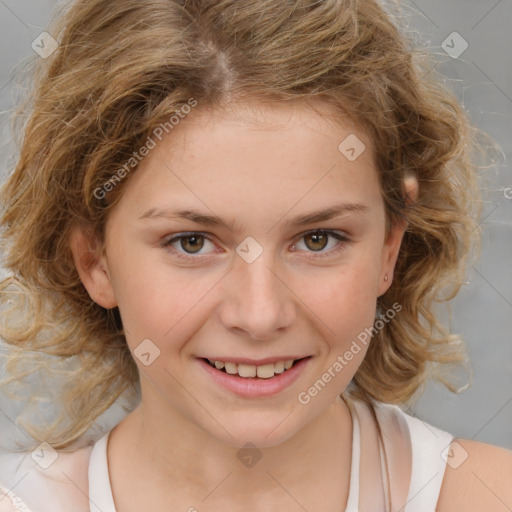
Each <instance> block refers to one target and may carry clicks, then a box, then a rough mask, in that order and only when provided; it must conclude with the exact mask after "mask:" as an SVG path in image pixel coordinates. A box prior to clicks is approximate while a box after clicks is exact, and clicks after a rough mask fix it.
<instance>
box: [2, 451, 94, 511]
mask: <svg viewBox="0 0 512 512" xmlns="http://www.w3.org/2000/svg"><path fill="white" fill-rule="evenodd" d="M91 450H92V446H86V447H83V448H80V449H77V450H75V451H72V452H65V451H55V450H53V449H52V448H51V447H50V445H45V446H43V445H40V446H39V447H38V448H36V449H35V450H34V451H32V452H10V451H3V452H2V453H0V498H1V497H3V499H2V500H0V512H2V511H3V510H4V509H3V508H2V506H6V505H12V507H11V508H7V509H6V510H9V511H10V510H14V511H18V510H19V511H35V512H57V511H61V510H62V511H67V510H76V511H77V512H78V511H80V512H82V511H83V512H85V511H88V510H89V503H88V499H87V500H86V499H85V498H86V496H87V495H88V469H89V459H90V452H91ZM16 507H18V508H16Z"/></svg>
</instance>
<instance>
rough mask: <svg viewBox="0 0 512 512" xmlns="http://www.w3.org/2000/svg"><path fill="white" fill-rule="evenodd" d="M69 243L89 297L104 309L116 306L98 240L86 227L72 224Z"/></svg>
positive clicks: (105, 262) (108, 273) (105, 261)
mask: <svg viewBox="0 0 512 512" xmlns="http://www.w3.org/2000/svg"><path fill="white" fill-rule="evenodd" d="M69 244H70V248H71V252H72V253H73V260H74V262H75V266H76V269H77V271H78V274H79V276H80V280H81V281H82V284H83V285H84V286H85V289H86V290H87V292H88V293H89V296H90V297H91V299H92V300H93V301H94V302H96V303H97V304H99V305H100V306H102V307H104V308H105V309H111V308H114V307H116V306H117V300H116V297H115V293H114V289H113V287H112V280H111V277H110V272H109V270H108V265H107V260H106V257H105V255H104V254H100V252H101V251H100V247H99V243H98V241H97V240H96V239H94V237H93V236H92V234H91V233H90V232H89V231H88V230H87V229H85V228H84V227H82V226H78V225H74V226H73V227H72V228H71V233H70V236H69Z"/></svg>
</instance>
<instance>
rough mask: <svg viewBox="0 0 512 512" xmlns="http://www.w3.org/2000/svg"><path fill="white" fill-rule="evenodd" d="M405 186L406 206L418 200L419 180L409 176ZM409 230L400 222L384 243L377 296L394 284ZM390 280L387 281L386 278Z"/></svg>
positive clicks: (405, 224) (392, 228)
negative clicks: (399, 254)
mask: <svg viewBox="0 0 512 512" xmlns="http://www.w3.org/2000/svg"><path fill="white" fill-rule="evenodd" d="M404 186H405V198H404V202H405V204H410V203H411V202H414V201H416V199H418V180H417V179H416V178H415V177H414V176H409V177H407V178H405V180H404ZM406 229H407V223H406V222H405V221H404V222H399V223H396V224H394V225H393V226H392V227H391V230H390V232H389V233H388V236H387V239H386V241H385V242H384V248H383V252H382V264H381V273H380V275H379V282H378V286H377V296H378V297H380V296H381V295H383V294H384V293H386V292H387V291H388V289H389V287H390V286H391V283H392V282H393V272H394V270H395V265H396V260H397V259H398V253H399V251H400V245H401V244H402V239H403V236H404V233H405V230H406ZM386 275H387V276H388V279H387V280H385V276H386Z"/></svg>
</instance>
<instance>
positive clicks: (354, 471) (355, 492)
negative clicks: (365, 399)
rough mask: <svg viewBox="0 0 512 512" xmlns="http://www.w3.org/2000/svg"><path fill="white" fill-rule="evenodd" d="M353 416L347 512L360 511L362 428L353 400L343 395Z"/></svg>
mask: <svg viewBox="0 0 512 512" xmlns="http://www.w3.org/2000/svg"><path fill="white" fill-rule="evenodd" d="M342 398H343V399H344V401H345V403H346V404H347V406H348V408H349V410H350V415H351V417H352V457H351V462H350V485H349V491H348V499H347V506H346V508H345V512H358V511H359V476H360V469H359V467H360V460H361V428H360V425H359V419H358V417H357V412H356V410H355V407H354V405H353V404H352V400H351V399H350V398H346V397H344V396H342Z"/></svg>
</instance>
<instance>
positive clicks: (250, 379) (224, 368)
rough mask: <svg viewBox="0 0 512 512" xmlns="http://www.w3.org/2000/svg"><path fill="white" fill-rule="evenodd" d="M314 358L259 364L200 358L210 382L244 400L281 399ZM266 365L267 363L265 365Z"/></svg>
mask: <svg viewBox="0 0 512 512" xmlns="http://www.w3.org/2000/svg"><path fill="white" fill-rule="evenodd" d="M312 358H313V357H312V356H307V357H299V358H297V359H286V360H280V361H279V360H277V359H275V358H274V360H273V361H272V360H270V359H267V360H261V361H258V362H259V364H258V365H256V364H248V362H249V361H248V360H245V361H244V362H238V363H236V362H234V361H233V360H232V361H217V360H215V359H209V358H204V357H203V358H197V361H198V362H199V366H200V367H201V368H202V369H203V371H204V372H205V374H206V375H207V378H208V379H209V382H210V383H211V384H213V385H214V386H220V387H221V388H223V389H224V390H226V391H228V392H230V393H234V394H235V395H238V396H240V397H243V398H250V399H263V398H270V397H272V396H278V395H279V394H280V393H282V392H284V391H285V390H286V389H287V388H289V387H291V385H292V384H293V383H294V382H295V381H296V380H297V379H299V378H300V376H301V375H303V374H304V373H305V372H306V371H307V368H308V367H309V366H310V363H311V360H312ZM262 363H265V364H262Z"/></svg>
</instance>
